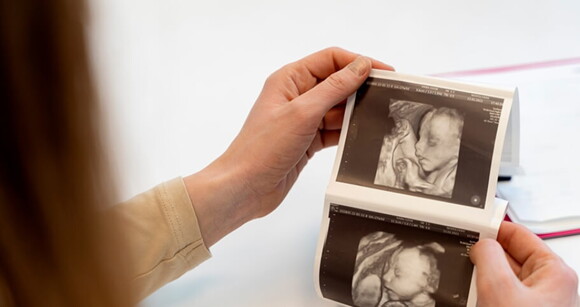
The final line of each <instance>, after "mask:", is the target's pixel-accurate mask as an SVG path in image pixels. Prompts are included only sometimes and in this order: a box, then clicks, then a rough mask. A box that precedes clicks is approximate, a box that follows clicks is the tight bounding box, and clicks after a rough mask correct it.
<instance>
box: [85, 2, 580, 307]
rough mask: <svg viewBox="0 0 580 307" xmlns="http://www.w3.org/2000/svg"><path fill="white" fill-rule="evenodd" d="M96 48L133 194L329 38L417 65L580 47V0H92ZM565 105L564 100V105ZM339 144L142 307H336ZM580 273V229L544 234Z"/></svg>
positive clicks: (513, 59)
mask: <svg viewBox="0 0 580 307" xmlns="http://www.w3.org/2000/svg"><path fill="white" fill-rule="evenodd" d="M91 6H92V17H93V19H92V21H93V23H92V34H93V35H92V37H91V43H92V51H93V55H94V56H93V59H94V62H95V69H96V72H97V74H98V76H99V78H98V81H99V86H100V90H101V91H100V93H101V98H102V100H103V101H104V102H105V109H106V111H107V122H106V124H107V128H108V131H109V134H110V136H111V155H112V158H113V160H114V165H115V173H116V174H117V175H118V178H119V183H118V185H119V192H120V198H121V199H126V198H129V197H130V196H132V195H134V194H137V193H139V192H141V191H143V190H145V189H148V188H150V187H152V186H154V185H155V184H157V183H159V182H162V181H164V180H167V179H170V178H173V177H176V176H182V175H187V174H190V173H192V172H195V171H196V170H199V169H201V168H202V167H204V166H205V165H206V164H208V163H209V162H210V161H212V159H214V158H215V157H217V156H218V155H219V154H221V153H222V152H223V151H224V150H225V148H226V147H227V145H228V144H229V142H230V141H231V140H232V139H233V138H234V136H235V135H236V133H237V131H238V130H239V128H240V127H241V125H242V123H243V121H244V119H245V115H246V114H247V113H248V111H249V109H250V107H251V106H252V104H253V102H254V100H255V98H256V97H257V95H258V94H259V92H260V89H261V87H262V84H263V81H264V80H265V78H266V77H267V76H268V75H269V74H270V73H271V72H273V71H274V70H276V69H277V68H279V67H280V66H282V65H284V64H286V63H289V62H291V61H294V60H297V59H299V58H301V57H303V56H305V55H307V54H309V53H312V52H314V51H317V50H319V49H322V48H325V47H328V46H340V47H343V48H346V49H349V50H353V51H355V52H359V53H362V54H365V55H368V56H372V57H374V58H377V59H380V60H382V61H384V62H387V63H389V64H392V65H393V66H394V67H395V68H396V69H397V70H398V71H400V72H405V73H418V74H431V73H438V72H447V71H456V70H465V69H474V68H481V67H493V66H503V65H509V64H514V63H528V62H536V61H544V60H552V59H560V58H570V57H576V56H579V55H580V40H579V39H578V37H579V36H578V35H579V34H578V33H580V18H578V12H579V11H580V2H578V1H550V2H541V1H535V2H533V4H532V2H530V1H524V0H518V1H509V2H508V1H495V0H494V1H479V2H476V1H459V0H457V1H413V2H411V1H384V0H377V1H346V0H323V1H304V0H295V1H258V0H248V1H193V0H165V1H161V0H93V1H92V2H91ZM562 103H565V102H562ZM334 155H335V150H334V149H330V150H327V151H325V152H321V153H319V154H317V156H315V158H314V159H313V160H311V161H310V163H309V165H308V167H307V168H306V169H305V171H304V172H303V174H302V175H301V177H300V179H299V180H298V182H297V183H296V185H295V187H294V189H293V190H292V191H291V192H290V194H289V195H288V197H287V198H286V200H285V201H284V202H283V203H282V205H281V206H280V208H279V209H278V210H277V211H275V212H274V213H272V214H271V215H269V216H267V217H265V218H263V219H261V220H257V221H253V222H251V223H249V224H247V225H245V226H243V227H242V228H240V229H239V230H238V231H236V232H235V233H232V234H231V235H229V236H227V237H226V238H225V239H223V240H222V241H220V242H219V243H218V244H216V245H215V246H214V247H213V248H212V253H213V258H212V259H210V260H209V261H207V262H205V263H203V264H202V265H201V266H199V267H198V268H196V269H195V270H193V271H191V272H189V273H187V274H185V275H184V276H183V277H181V278H179V279H178V280H176V281H174V282H172V283H170V284H168V285H167V286H165V287H164V288H162V289H161V290H159V291H158V292H156V293H155V294H153V295H152V296H150V297H149V298H147V299H146V300H145V301H144V302H143V305H144V306H151V307H153V306H273V305H275V306H333V305H334V304H332V303H328V302H325V301H323V300H321V299H320V298H318V297H317V295H316V293H315V291H314V284H313V266H314V254H315V247H316V242H317V237H318V231H319V227H320V221H321V218H322V206H323V198H324V192H325V188H326V185H327V183H328V180H329V177H330V170H331V165H332V162H333V160H334ZM546 243H547V244H549V245H550V246H551V247H552V248H553V249H554V250H555V251H556V252H557V253H558V254H560V255H561V256H562V258H564V259H565V260H566V261H567V263H568V264H569V265H570V266H572V267H573V268H574V269H575V270H576V271H577V272H578V271H580V257H578V256H577V255H578V253H579V252H580V236H575V237H567V238H559V239H551V240H548V241H546Z"/></svg>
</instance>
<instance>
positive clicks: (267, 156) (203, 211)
mask: <svg viewBox="0 0 580 307" xmlns="http://www.w3.org/2000/svg"><path fill="white" fill-rule="evenodd" d="M371 67H374V68H379V69H389V70H392V68H391V67H390V66H388V65H386V64H382V63H380V62H377V61H372V60H370V59H368V58H365V57H361V56H358V55H356V54H354V53H350V52H348V51H345V50H342V49H338V48H329V49H325V50H322V51H320V52H317V53H314V54H312V55H310V56H307V57H306V58H303V59H302V60H299V61H297V62H294V63H291V64H289V65H286V66H284V67H282V68H281V69H280V70H278V71H276V72H275V73H273V74H272V75H271V76H270V77H269V78H268V80H266V83H265V85H264V88H263V90H262V93H261V94H260V96H259V97H258V99H257V101H256V103H255V105H254V107H253V108H252V110H251V112H250V114H249V115H248V118H247V120H246V122H245V124H244V126H243V127H242V130H241V131H240V133H239V134H238V136H237V137H236V138H235V140H234V141H233V142H232V144H231V145H230V147H229V148H228V149H227V150H226V152H225V153H224V154H223V155H222V156H220V157H219V158H218V159H217V160H215V161H214V162H213V163H211V164H210V165H209V166H208V167H206V168H205V169H203V170H202V171H200V172H199V173H196V174H194V175H192V176H189V177H187V178H185V183H186V187H187V189H188V192H189V194H190V197H191V199H192V202H193V206H194V208H195V210H196V214H197V216H198V220H199V222H200V227H201V231H202V235H203V237H204V241H205V243H206V245H208V246H211V245H212V244H213V243H215V242H217V241H218V240H219V239H221V238H222V237H223V236H225V235H226V234H228V233H229V232H231V231H233V230H234V229H236V228H237V227H239V226H241V225H242V224H244V223H245V222H247V221H249V220H251V219H254V218H257V217H261V216H264V215H267V214H268V213H270V212H272V211H273V210H274V209H276V207H277V206H278V205H279V204H280V203H281V202H282V200H283V199H284V197H285V196H286V194H287V193H288V191H289V190H290V188H291V187H292V185H293V184H294V182H295V181H296V179H297V177H298V175H299V174H300V171H301V170H302V169H303V168H304V166H305V165H306V163H307V162H308V160H309V159H310V158H311V157H312V156H313V155H314V153H316V152H317V151H319V150H321V149H323V148H325V147H328V146H333V145H336V144H337V143H338V139H339V135H340V128H341V126H342V119H343V116H344V102H345V100H346V98H347V97H348V96H349V95H351V94H352V93H354V92H355V91H356V89H357V88H358V87H359V86H360V85H361V84H362V83H363V82H364V80H365V79H366V78H367V77H368V74H369V72H370V70H371Z"/></svg>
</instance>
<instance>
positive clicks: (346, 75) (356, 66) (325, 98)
mask: <svg viewBox="0 0 580 307" xmlns="http://www.w3.org/2000/svg"><path fill="white" fill-rule="evenodd" d="M370 70H371V62H370V60H369V59H367V58H365V57H358V58H357V59H356V60H354V61H353V62H352V63H350V64H348V65H347V66H346V67H345V68H343V69H341V70H339V71H337V72H335V73H333V74H332V75H330V76H328V78H326V79H325V80H324V81H323V82H321V83H319V84H318V85H316V86H315V87H314V88H312V89H311V90H309V91H307V92H306V93H304V94H302V95H300V96H299V97H297V98H296V99H294V100H293V101H292V103H293V104H296V105H297V106H300V107H302V108H304V111H306V112H312V113H311V115H312V116H315V117H317V118H319V120H321V119H322V117H323V116H324V114H326V112H328V110H330V109H331V108H332V107H334V106H335V105H336V104H338V103H340V102H341V101H343V100H344V99H346V98H347V97H348V96H350V95H351V94H352V93H354V92H355V91H356V89H357V88H358V87H359V86H360V85H361V84H362V83H363V82H364V81H365V79H366V78H367V77H368V75H369V73H370Z"/></svg>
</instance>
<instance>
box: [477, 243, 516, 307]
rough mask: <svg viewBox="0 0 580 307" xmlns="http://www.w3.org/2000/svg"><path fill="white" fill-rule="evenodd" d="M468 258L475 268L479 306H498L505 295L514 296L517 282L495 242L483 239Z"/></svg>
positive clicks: (502, 252) (503, 254)
mask: <svg viewBox="0 0 580 307" xmlns="http://www.w3.org/2000/svg"><path fill="white" fill-rule="evenodd" d="M469 257H470V258H471V261H472V262H473V264H475V268H476V283H477V296H478V301H479V302H480V305H481V306H498V304H500V303H501V302H502V300H503V299H505V296H506V295H507V294H512V295H513V294H514V291H515V290H516V289H515V288H516V287H517V284H518V282H519V280H518V279H517V277H516V276H515V274H514V272H513V271H512V268H511V266H510V264H509V262H508V260H507V258H506V255H505V252H504V250H503V248H502V247H501V245H500V244H499V243H498V242H497V241H495V240H491V239H483V240H481V241H479V242H477V244H475V245H474V246H473V247H472V248H471V251H470V254H469Z"/></svg>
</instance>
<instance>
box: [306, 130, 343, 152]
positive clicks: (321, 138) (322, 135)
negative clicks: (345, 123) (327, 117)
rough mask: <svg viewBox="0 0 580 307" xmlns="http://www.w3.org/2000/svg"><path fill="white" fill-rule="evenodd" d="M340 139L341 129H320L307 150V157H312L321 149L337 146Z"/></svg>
mask: <svg viewBox="0 0 580 307" xmlns="http://www.w3.org/2000/svg"><path fill="white" fill-rule="evenodd" d="M339 139H340V130H331V131H318V132H317V133H316V136H315V137H314V139H313V140H312V143H310V146H309V147H308V149H307V150H306V157H307V158H308V159H311V158H312V157H313V156H314V154H315V153H317V152H319V151H320V150H322V149H324V148H327V147H331V146H336V145H337V144H338V140H339Z"/></svg>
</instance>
